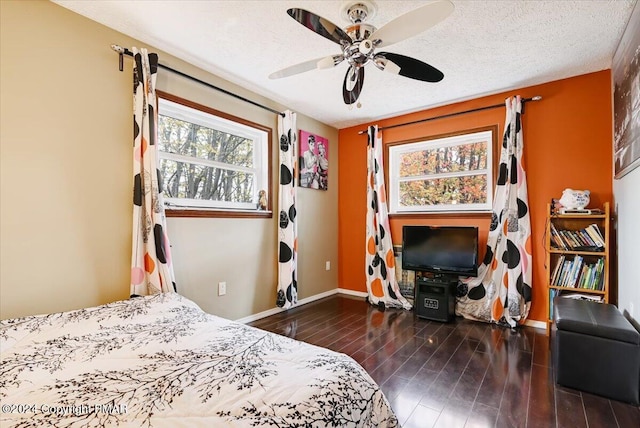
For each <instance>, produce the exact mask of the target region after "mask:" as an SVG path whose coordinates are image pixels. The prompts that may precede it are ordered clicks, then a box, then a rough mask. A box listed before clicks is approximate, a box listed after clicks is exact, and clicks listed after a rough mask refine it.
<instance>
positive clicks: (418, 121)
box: [358, 95, 542, 135]
mask: <svg viewBox="0 0 640 428" xmlns="http://www.w3.org/2000/svg"><path fill="white" fill-rule="evenodd" d="M541 99H542V96H540V95H536V96H535V97H531V98H523V99H522V113H524V103H526V102H528V101H540V100H541ZM498 107H504V103H502V104H494V105H492V106H486V107H479V108H474V109H471V110H465V111H459V112H457V113H449V114H443V115H441V116H434V117H428V118H426V119H420V120H414V121H413V122H405V123H398V124H396V125H389V126H383V127H381V128H378V130H379V131H382V130H383V129H391V128H398V127H400V126H407V125H415V124H416V123H422V122H428V121H430V120H436V119H444V118H446V117H452V116H458V115H461V114H467V113H474V112H476V111H482V110H489V109H492V108H498ZM366 133H367V130H364V131H358V134H359V135H362V134H366Z"/></svg>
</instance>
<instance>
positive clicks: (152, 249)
mask: <svg viewBox="0 0 640 428" xmlns="http://www.w3.org/2000/svg"><path fill="white" fill-rule="evenodd" d="M133 55H134V56H133V58H134V68H133V103H134V113H133V131H134V136H133V245H132V255H131V264H132V266H131V293H130V294H131V295H137V296H146V295H149V294H155V293H166V292H174V291H176V284H175V279H174V274H173V266H172V265H171V254H170V247H171V245H170V243H169V239H168V237H167V234H166V230H167V228H166V218H165V213H164V202H163V200H162V180H160V179H159V172H158V155H157V152H156V133H157V129H156V123H157V120H156V119H157V117H156V116H157V111H156V102H157V99H156V89H155V86H156V77H157V72H158V55H157V54H154V53H152V54H149V53H147V50H146V49H140V50H138V49H137V48H133ZM152 177H153V178H152Z"/></svg>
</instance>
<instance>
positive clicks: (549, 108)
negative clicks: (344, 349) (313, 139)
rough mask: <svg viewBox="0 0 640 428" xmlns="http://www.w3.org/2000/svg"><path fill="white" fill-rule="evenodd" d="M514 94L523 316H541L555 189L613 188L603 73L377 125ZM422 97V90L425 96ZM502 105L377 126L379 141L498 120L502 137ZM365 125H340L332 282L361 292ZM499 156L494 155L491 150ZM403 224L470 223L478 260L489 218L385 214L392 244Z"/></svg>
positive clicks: (594, 198) (598, 192)
mask: <svg viewBox="0 0 640 428" xmlns="http://www.w3.org/2000/svg"><path fill="white" fill-rule="evenodd" d="M513 95H520V96H522V97H523V98H529V97H532V96H535V95H541V96H542V98H543V99H542V100H541V101H538V102H530V103H527V104H526V106H525V112H524V115H523V129H524V135H523V138H524V167H525V169H526V172H527V181H528V190H529V208H530V210H531V229H532V237H533V242H534V248H533V266H534V271H533V281H532V282H533V284H532V288H533V297H532V305H531V311H530V314H529V319H532V320H538V321H543V320H546V288H545V286H546V282H545V278H546V268H545V266H544V264H545V251H544V243H543V239H544V231H545V219H546V204H547V202H549V200H550V199H551V198H559V197H560V195H561V194H562V190H563V189H565V188H567V187H570V188H574V189H589V190H590V191H591V204H590V206H599V205H602V203H603V202H611V201H612V198H613V190H612V147H611V138H612V137H611V135H612V134H611V132H612V122H611V118H612V112H611V74H610V70H604V71H600V72H597V73H591V74H586V75H582V76H578V77H572V78H569V79H563V80H558V81H555V82H550V83H545V84H542V85H537V86H530V87H526V88H522V89H518V90H513V91H509V92H504V93H502V94H498V95H491V96H487V97H483V98H478V99H475V100H471V101H465V102H461V103H457V104H452V105H448V106H443V107H438V108H434V109H431V110H425V111H421V112H418V113H412V114H408V115H403V116H398V117H394V118H390V119H385V120H381V121H378V122H376V123H371V124H372V125H373V124H377V125H378V126H379V127H385V126H389V125H393V124H397V123H403V122H410V121H414V120H420V119H424V118H429V117H434V116H439V115H444V114H448V113H454V112H458V111H464V110H470V109H475V108H478V107H484V106H487V105H493V104H499V103H503V102H504V100H505V98H507V97H509V96H513ZM427 96H428V95H427ZM504 120H505V109H504V108H497V109H492V110H485V111H482V112H477V113H470V114H465V115H461V116H457V117H452V118H446V119H438V120H434V121H430V122H425V123H422V124H416V125H409V126H405V127H399V128H394V129H389V130H386V131H383V136H382V138H383V143H384V144H387V143H391V142H395V141H404V140H410V139H414V138H421V137H427V136H433V135H440V134H445V133H450V132H455V131H461V130H465V129H472V128H478V127H483V126H490V125H498V126H499V134H500V135H499V138H500V141H501V138H502V133H503V130H504ZM368 125H369V124H363V125H359V126H356V127H352V128H346V129H341V130H340V133H339V139H340V145H339V155H338V159H339V162H338V168H339V176H340V180H339V183H338V185H339V196H338V211H339V225H338V230H339V238H338V257H339V260H340V263H339V272H338V280H339V284H340V287H341V288H345V289H349V290H355V291H366V285H365V263H364V260H365V253H364V250H365V244H364V242H365V214H366V210H365V206H366V181H365V180H366V175H367V174H366V172H367V171H366V169H367V166H366V149H367V140H366V138H367V137H366V134H363V135H358V131H360V130H363V129H366V127H367V126H368ZM498 156H499V155H498ZM404 224H448V225H475V226H478V227H479V228H480V236H481V238H480V248H481V254H480V257H482V256H483V255H484V246H485V245H486V235H487V233H488V227H489V216H488V215H486V214H485V215H475V216H468V215H467V216H464V217H462V216H458V217H456V216H448V217H444V218H443V217H439V218H434V217H428V216H424V217H418V218H416V217H412V218H392V220H391V232H392V236H393V241H394V243H395V244H400V243H401V241H402V236H401V233H402V232H401V231H402V226H403V225H404Z"/></svg>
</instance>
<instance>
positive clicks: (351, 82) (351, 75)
mask: <svg viewBox="0 0 640 428" xmlns="http://www.w3.org/2000/svg"><path fill="white" fill-rule="evenodd" d="M363 84H364V67H355V66H353V65H351V66H349V69H348V70H347V74H345V76H344V83H343V84H342V99H343V100H344V103H345V104H347V105H351V104H353V103H355V102H356V101H358V98H359V97H360V92H361V91H362V85H363Z"/></svg>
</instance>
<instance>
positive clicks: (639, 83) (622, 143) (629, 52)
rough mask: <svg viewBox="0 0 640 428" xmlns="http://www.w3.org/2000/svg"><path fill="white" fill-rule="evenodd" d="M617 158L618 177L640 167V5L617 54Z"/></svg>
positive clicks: (615, 90) (614, 88) (614, 86)
mask: <svg viewBox="0 0 640 428" xmlns="http://www.w3.org/2000/svg"><path fill="white" fill-rule="evenodd" d="M611 74H612V76H613V159H614V168H615V178H621V177H623V176H624V175H625V174H627V173H628V172H630V171H631V170H633V169H634V168H636V167H637V166H639V165H640V4H636V5H635V7H634V9H633V11H632V12H631V18H629V22H628V23H627V28H625V30H624V33H623V34H622V38H621V39H620V43H619V44H618V47H617V49H616V52H615V54H614V55H613V64H612V66H611Z"/></svg>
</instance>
